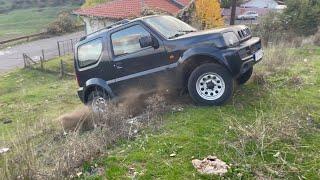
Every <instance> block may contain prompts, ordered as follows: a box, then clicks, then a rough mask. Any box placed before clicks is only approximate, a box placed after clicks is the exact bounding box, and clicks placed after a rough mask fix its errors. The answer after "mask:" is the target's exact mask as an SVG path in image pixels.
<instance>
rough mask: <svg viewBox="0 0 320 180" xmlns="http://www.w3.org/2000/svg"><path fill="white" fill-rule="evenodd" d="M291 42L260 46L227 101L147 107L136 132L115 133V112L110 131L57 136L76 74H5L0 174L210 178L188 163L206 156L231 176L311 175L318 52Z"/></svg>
mask: <svg viewBox="0 0 320 180" xmlns="http://www.w3.org/2000/svg"><path fill="white" fill-rule="evenodd" d="M289 47H290V46H289V45H282V46H279V45H277V46H271V47H269V48H267V49H266V55H265V58H264V60H263V62H261V63H260V64H259V65H258V66H257V68H256V69H255V75H254V76H253V77H252V78H251V81H249V82H248V83H247V84H246V85H244V86H240V87H238V88H237V91H236V93H235V95H234V98H233V100H232V101H231V102H229V103H228V104H227V105H225V106H222V107H196V106H194V105H193V104H192V103H191V102H190V101H188V96H182V97H177V96H175V97H174V98H173V100H170V101H167V100H164V101H163V100H161V101H156V102H157V103H155V104H153V105H154V106H159V105H160V106H163V105H164V104H163V103H166V104H165V105H166V106H165V107H175V108H174V109H175V110H174V109H167V110H166V111H165V112H162V113H160V114H158V113H157V112H154V111H149V110H150V109H149V110H148V108H146V110H147V112H149V114H148V116H149V118H148V119H149V120H147V121H146V124H145V125H144V126H143V128H142V129H140V131H139V133H138V134H137V135H136V136H135V138H132V136H130V135H128V136H127V135H125V134H122V135H121V133H123V131H124V129H126V128H129V127H123V129H121V128H120V129H118V128H119V127H118V126H120V127H122V126H121V125H120V124H119V123H121V122H122V121H123V120H124V119H123V118H122V116H119V114H118V113H119V112H117V111H110V112H109V113H108V114H107V115H108V117H109V118H111V119H109V120H110V121H108V123H111V124H112V123H114V124H113V125H115V127H112V128H110V129H108V128H107V129H103V128H102V129H99V128H98V129H96V130H94V131H90V132H87V133H81V134H77V133H71V134H69V135H66V134H64V133H63V131H62V130H61V127H60V124H59V122H57V121H55V119H56V118H57V117H58V116H59V115H61V114H62V113H64V112H66V111H70V110H71V109H72V108H75V107H77V106H79V105H80V101H79V99H78V98H77V96H76V84H75V81H74V79H73V78H64V79H59V78H58V76H57V75H56V74H50V73H47V72H43V71H38V70H33V69H25V70H17V71H15V72H12V73H9V74H7V75H5V76H3V77H1V79H0V92H1V93H0V102H1V103H0V107H1V108H0V119H4V118H10V119H12V120H13V122H12V123H11V124H8V125H5V124H2V123H1V124H0V130H1V131H0V132H1V135H2V136H1V137H2V138H0V143H1V144H0V146H6V144H7V143H9V144H11V143H13V145H12V146H9V147H12V149H11V151H10V152H11V153H9V154H8V155H6V156H1V157H0V179H8V177H11V178H9V179H14V178H13V177H17V175H19V176H20V175H23V177H30V179H34V177H37V178H38V179H43V178H45V177H46V176H50V177H56V179H63V178H62V177H66V176H68V177H69V176H70V175H75V174H79V176H82V177H83V178H87V179H96V178H98V179H99V178H100V179H104V178H108V179H132V178H138V179H190V178H193V179H217V178H219V177H217V176H204V175H201V174H199V173H197V172H196V170H195V169H194V168H193V167H192V164H191V160H192V159H194V158H198V159H202V158H204V157H206V156H207V155H216V156H218V158H219V159H221V160H223V161H225V162H226V163H228V164H229V165H230V166H231V169H230V170H229V172H228V173H227V174H226V175H225V176H226V178H230V179H238V178H239V179H241V178H242V179H257V178H258V179H268V178H271V179H273V178H280V179H282V178H288V179H295V178H297V177H300V178H302V179H303V178H306V179H317V177H319V176H320V174H319V171H318V169H319V168H320V163H319V162H320V157H319V154H318V149H319V148H320V142H319V139H320V137H319V128H320V114H319V111H320V101H319V99H320V96H319V89H320V87H319V83H320V79H319V76H318V74H319V72H320V63H319V61H317V59H319V57H320V49H319V47H314V46H307V47H300V48H294V47H291V48H289ZM65 58H67V59H66V60H67V62H69V64H70V65H72V60H71V58H70V57H65ZM58 63H59V59H56V60H53V61H50V62H49V63H48V64H47V65H45V67H47V68H51V69H52V68H56V65H58ZM35 87H36V88H35ZM72 89H74V91H72ZM136 106H137V105H136ZM177 107H178V108H177ZM17 109H19V111H18V112H17V111H16V110H17ZM177 109H178V110H177ZM118 111H121V110H118ZM30 112H32V113H30ZM120 113H121V112H120ZM150 118H151V119H150ZM130 128H131V127H130ZM8 141H9V142H8ZM16 142H19V143H16ZM30 154H31V155H30ZM172 154H174V155H172ZM170 155H171V156H170ZM8 159H9V160H11V159H14V160H19V163H15V162H16V161H8ZM72 177H74V176H72Z"/></svg>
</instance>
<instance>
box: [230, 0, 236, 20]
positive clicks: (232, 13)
mask: <svg viewBox="0 0 320 180" xmlns="http://www.w3.org/2000/svg"><path fill="white" fill-rule="evenodd" d="M236 11H237V0H232V4H231V18H230V25H234V24H235V21H236Z"/></svg>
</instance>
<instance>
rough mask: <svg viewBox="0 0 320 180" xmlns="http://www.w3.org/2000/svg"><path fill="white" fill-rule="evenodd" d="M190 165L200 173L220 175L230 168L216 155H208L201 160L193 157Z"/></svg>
mask: <svg viewBox="0 0 320 180" xmlns="http://www.w3.org/2000/svg"><path fill="white" fill-rule="evenodd" d="M192 165H193V166H194V167H195V168H196V169H197V171H198V172H199V173H201V174H207V175H213V174H214V175H219V176H222V175H224V174H225V173H227V172H228V169H229V168H230V166H229V165H227V164H226V163H225V162H223V161H221V160H220V159H218V158H217V157H216V156H208V157H206V158H205V159H203V160H199V159H194V160H192Z"/></svg>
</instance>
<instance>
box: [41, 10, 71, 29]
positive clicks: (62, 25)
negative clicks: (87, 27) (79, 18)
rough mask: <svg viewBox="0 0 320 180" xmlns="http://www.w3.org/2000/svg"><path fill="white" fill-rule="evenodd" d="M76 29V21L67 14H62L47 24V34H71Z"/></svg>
mask: <svg viewBox="0 0 320 180" xmlns="http://www.w3.org/2000/svg"><path fill="white" fill-rule="evenodd" d="M75 28H76V21H75V20H74V19H73V18H72V17H70V15H69V13H67V12H62V13H61V14H59V16H58V18H57V19H56V20H55V21H54V22H52V23H51V24H49V26H48V28H47V32H48V33H49V34H61V33H66V32H72V31H74V30H75Z"/></svg>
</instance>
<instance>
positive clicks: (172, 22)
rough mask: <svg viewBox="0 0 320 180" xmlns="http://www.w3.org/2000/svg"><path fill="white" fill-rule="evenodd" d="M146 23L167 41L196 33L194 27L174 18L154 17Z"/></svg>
mask: <svg viewBox="0 0 320 180" xmlns="http://www.w3.org/2000/svg"><path fill="white" fill-rule="evenodd" d="M144 21H145V22H146V23H147V24H148V25H150V26H151V27H152V28H154V29H155V30H157V31H158V32H159V33H161V34H162V35H163V36H165V37H166V38H167V39H173V38H176V37H179V36H181V35H184V34H187V33H190V32H195V31H196V29H195V28H193V27H192V26H190V25H188V24H187V23H185V22H183V21H180V20H179V19H176V18H174V17H172V16H153V17H149V18H146V19H145V20H144Z"/></svg>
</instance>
